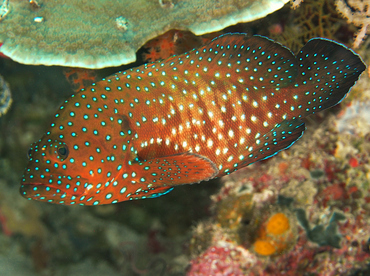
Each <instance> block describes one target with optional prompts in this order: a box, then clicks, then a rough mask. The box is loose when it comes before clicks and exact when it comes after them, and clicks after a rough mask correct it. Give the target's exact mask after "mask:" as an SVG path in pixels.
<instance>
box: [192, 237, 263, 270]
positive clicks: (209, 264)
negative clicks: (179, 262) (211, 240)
mask: <svg viewBox="0 0 370 276" xmlns="http://www.w3.org/2000/svg"><path fill="white" fill-rule="evenodd" d="M254 262H256V258H255V257H254V256H253V255H252V254H250V253H249V252H248V251H247V250H245V249H244V248H242V247H240V246H235V245H233V244H230V243H225V245H218V246H211V247H209V248H208V249H207V250H206V251H205V252H204V253H203V254H201V255H200V256H199V257H198V258H196V259H194V260H192V261H191V269H190V271H188V274H187V276H206V275H207V276H208V275H213V276H243V275H246V274H245V273H246V269H247V267H248V266H250V265H251V264H253V263H254Z"/></svg>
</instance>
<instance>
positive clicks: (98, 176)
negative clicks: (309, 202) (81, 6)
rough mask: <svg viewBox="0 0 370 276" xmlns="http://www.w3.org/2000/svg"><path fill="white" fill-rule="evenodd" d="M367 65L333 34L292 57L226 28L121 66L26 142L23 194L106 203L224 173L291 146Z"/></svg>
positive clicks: (80, 94) (70, 201)
mask: <svg viewBox="0 0 370 276" xmlns="http://www.w3.org/2000/svg"><path fill="white" fill-rule="evenodd" d="M364 69H365V65H364V64H363V62H362V60H361V59H360V57H359V56H357V55H356V54H355V53H353V52H352V51H351V50H349V49H347V48H345V47H344V46H342V45H340V44H337V43H334V42H332V41H329V40H325V39H313V40H311V41H309V42H308V43H307V44H306V45H305V46H304V47H303V48H302V50H301V51H300V53H299V54H298V56H297V57H295V56H294V55H293V54H292V53H291V51H290V50H289V49H287V48H285V47H283V46H281V45H280V44H278V43H275V42H273V41H271V40H269V39H267V38H264V37H260V36H254V37H247V36H246V35H244V34H228V35H224V36H221V37H219V38H217V39H215V40H213V41H212V42H211V43H210V44H208V45H206V46H204V47H202V48H200V49H197V50H193V51H191V52H189V53H186V54H183V55H180V56H174V57H171V58H169V59H167V60H165V61H163V62H158V63H152V64H145V65H143V66H140V67H137V68H135V69H131V70H128V71H126V72H123V73H122V72H118V73H117V74H114V75H112V76H110V77H107V78H106V79H103V80H102V81H100V82H97V83H95V84H93V85H91V86H90V87H88V88H86V89H83V90H81V91H80V92H78V93H77V94H75V95H73V96H72V97H71V98H69V99H68V100H66V101H65V103H64V104H63V105H62V106H61V107H60V109H59V111H58V113H57V114H56V115H55V119H54V121H53V123H52V124H51V127H50V129H49V130H48V131H47V133H46V134H45V135H44V136H43V137H42V138H41V139H40V140H39V141H38V142H36V143H35V144H33V145H32V146H31V148H30V150H29V159H30V161H29V165H28V167H27V169H26V171H25V173H24V176H23V179H22V185H21V194H22V195H23V196H25V197H26V198H28V199H35V200H39V201H45V202H52V203H57V204H80V205H99V204H111V203H117V202H120V201H125V200H131V199H140V198H151V197H157V196H160V195H162V194H165V193H167V192H169V191H170V190H171V189H172V187H174V186H176V185H181V184H187V183H198V182H200V181H203V180H208V179H211V178H215V177H221V176H223V175H225V174H229V173H231V172H233V171H235V170H236V169H239V168H241V167H244V166H247V165H249V164H251V163H254V162H256V161H259V160H262V159H265V158H268V157H270V156H272V155H274V154H276V153H277V152H279V151H280V150H283V149H285V148H287V147H289V146H290V145H292V144H293V143H294V142H295V141H296V140H297V139H299V137H300V136H301V135H302V134H303V131H304V128H305V127H304V123H303V122H302V121H301V120H300V119H301V118H304V117H306V116H308V115H310V114H313V113H315V112H318V111H320V110H323V109H326V108H328V107H330V106H333V105H335V104H337V103H338V102H339V101H340V100H341V99H342V98H343V97H344V96H345V95H346V93H347V92H348V91H349V89H350V88H351V87H352V86H353V84H354V83H355V82H356V80H357V79H358V77H359V75H360V74H361V72H362V71H363V70H364Z"/></svg>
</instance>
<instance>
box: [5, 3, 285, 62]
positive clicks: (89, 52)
mask: <svg viewBox="0 0 370 276" xmlns="http://www.w3.org/2000/svg"><path fill="white" fill-rule="evenodd" d="M33 2H34V1H33ZM286 2H288V0H258V1H253V0H223V1H215V0H212V1H210V0H207V1H206V0H186V1H180V0H172V1H160V0H136V1H131V0H109V1H107V0H95V1H87V0H65V1H63V2H61V1H58V0H48V1H41V0H39V1H37V3H38V4H37V5H31V4H30V3H29V1H9V6H8V8H9V13H8V14H7V15H6V16H4V18H3V19H2V20H1V21H0V42H2V43H3V45H2V46H1V48H0V51H1V52H2V53H4V54H5V55H7V56H9V57H10V58H12V59H14V60H15V61H18V62H20V63H24V64H43V65H62V66H71V67H85V68H103V67H110V66H118V65H121V64H127V63H130V62H133V61H135V59H136V56H135V53H136V51H137V50H138V49H139V48H140V47H141V46H142V45H143V44H144V43H145V42H146V41H148V40H150V39H152V38H154V37H156V36H158V35H160V34H162V33H164V32H166V31H168V30H170V29H181V30H189V31H191V32H193V33H195V34H196V35H202V34H205V33H209V32H215V31H219V30H221V29H223V28H225V27H227V26H230V25H234V24H236V23H239V22H248V21H253V20H256V19H259V18H262V17H264V16H266V15H267V14H269V13H271V12H273V11H275V10H277V9H280V8H281V7H282V6H283V5H284V4H285V3H286Z"/></svg>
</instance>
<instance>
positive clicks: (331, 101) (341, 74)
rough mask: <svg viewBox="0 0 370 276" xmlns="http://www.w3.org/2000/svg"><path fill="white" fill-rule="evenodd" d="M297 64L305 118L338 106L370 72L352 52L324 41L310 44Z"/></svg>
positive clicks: (317, 39)
mask: <svg viewBox="0 0 370 276" xmlns="http://www.w3.org/2000/svg"><path fill="white" fill-rule="evenodd" d="M297 61H298V66H299V77H298V79H297V85H298V86H299V88H300V90H303V91H302V92H303V93H300V97H299V98H300V99H299V102H300V104H301V105H302V111H303V112H304V111H305V112H306V114H305V115H303V117H304V116H307V115H310V114H313V113H315V112H318V111H320V110H324V109H326V108H329V107H331V106H333V105H336V104H338V103H339V102H340V101H341V100H342V99H343V98H344V97H345V96H346V94H347V93H348V92H349V91H350V89H351V87H352V86H353V85H354V84H355V82H356V81H357V80H358V78H359V76H360V74H361V73H362V72H363V71H364V70H365V69H366V66H365V64H364V62H363V61H362V59H361V58H360V56H359V55H357V54H356V53H354V52H353V51H352V50H351V49H349V48H347V47H345V46H344V45H342V44H339V43H336V42H334V41H331V40H327V39H324V38H314V39H311V40H310V41H309V42H307V44H306V45H305V46H303V48H302V49H301V51H300V52H299V54H298V55H297Z"/></svg>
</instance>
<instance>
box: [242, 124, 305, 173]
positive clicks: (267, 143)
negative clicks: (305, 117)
mask: <svg viewBox="0 0 370 276" xmlns="http://www.w3.org/2000/svg"><path fill="white" fill-rule="evenodd" d="M304 130H305V124H304V123H303V122H302V121H301V120H299V119H293V120H286V121H282V122H281V123H279V124H277V125H276V126H275V127H274V128H273V129H272V130H271V131H269V132H268V133H266V134H265V135H263V136H262V137H260V138H258V139H256V140H255V143H254V145H253V146H252V147H249V149H251V150H249V152H248V154H247V156H246V158H247V159H246V160H245V162H244V163H243V164H242V166H247V165H250V164H252V163H255V162H257V161H261V160H264V159H267V158H269V157H271V156H274V155H275V154H277V153H278V152H280V151H282V150H284V149H287V148H289V147H290V146H292V145H293V144H294V142H295V141H297V140H298V139H299V138H301V136H302V135H303V132H304Z"/></svg>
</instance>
